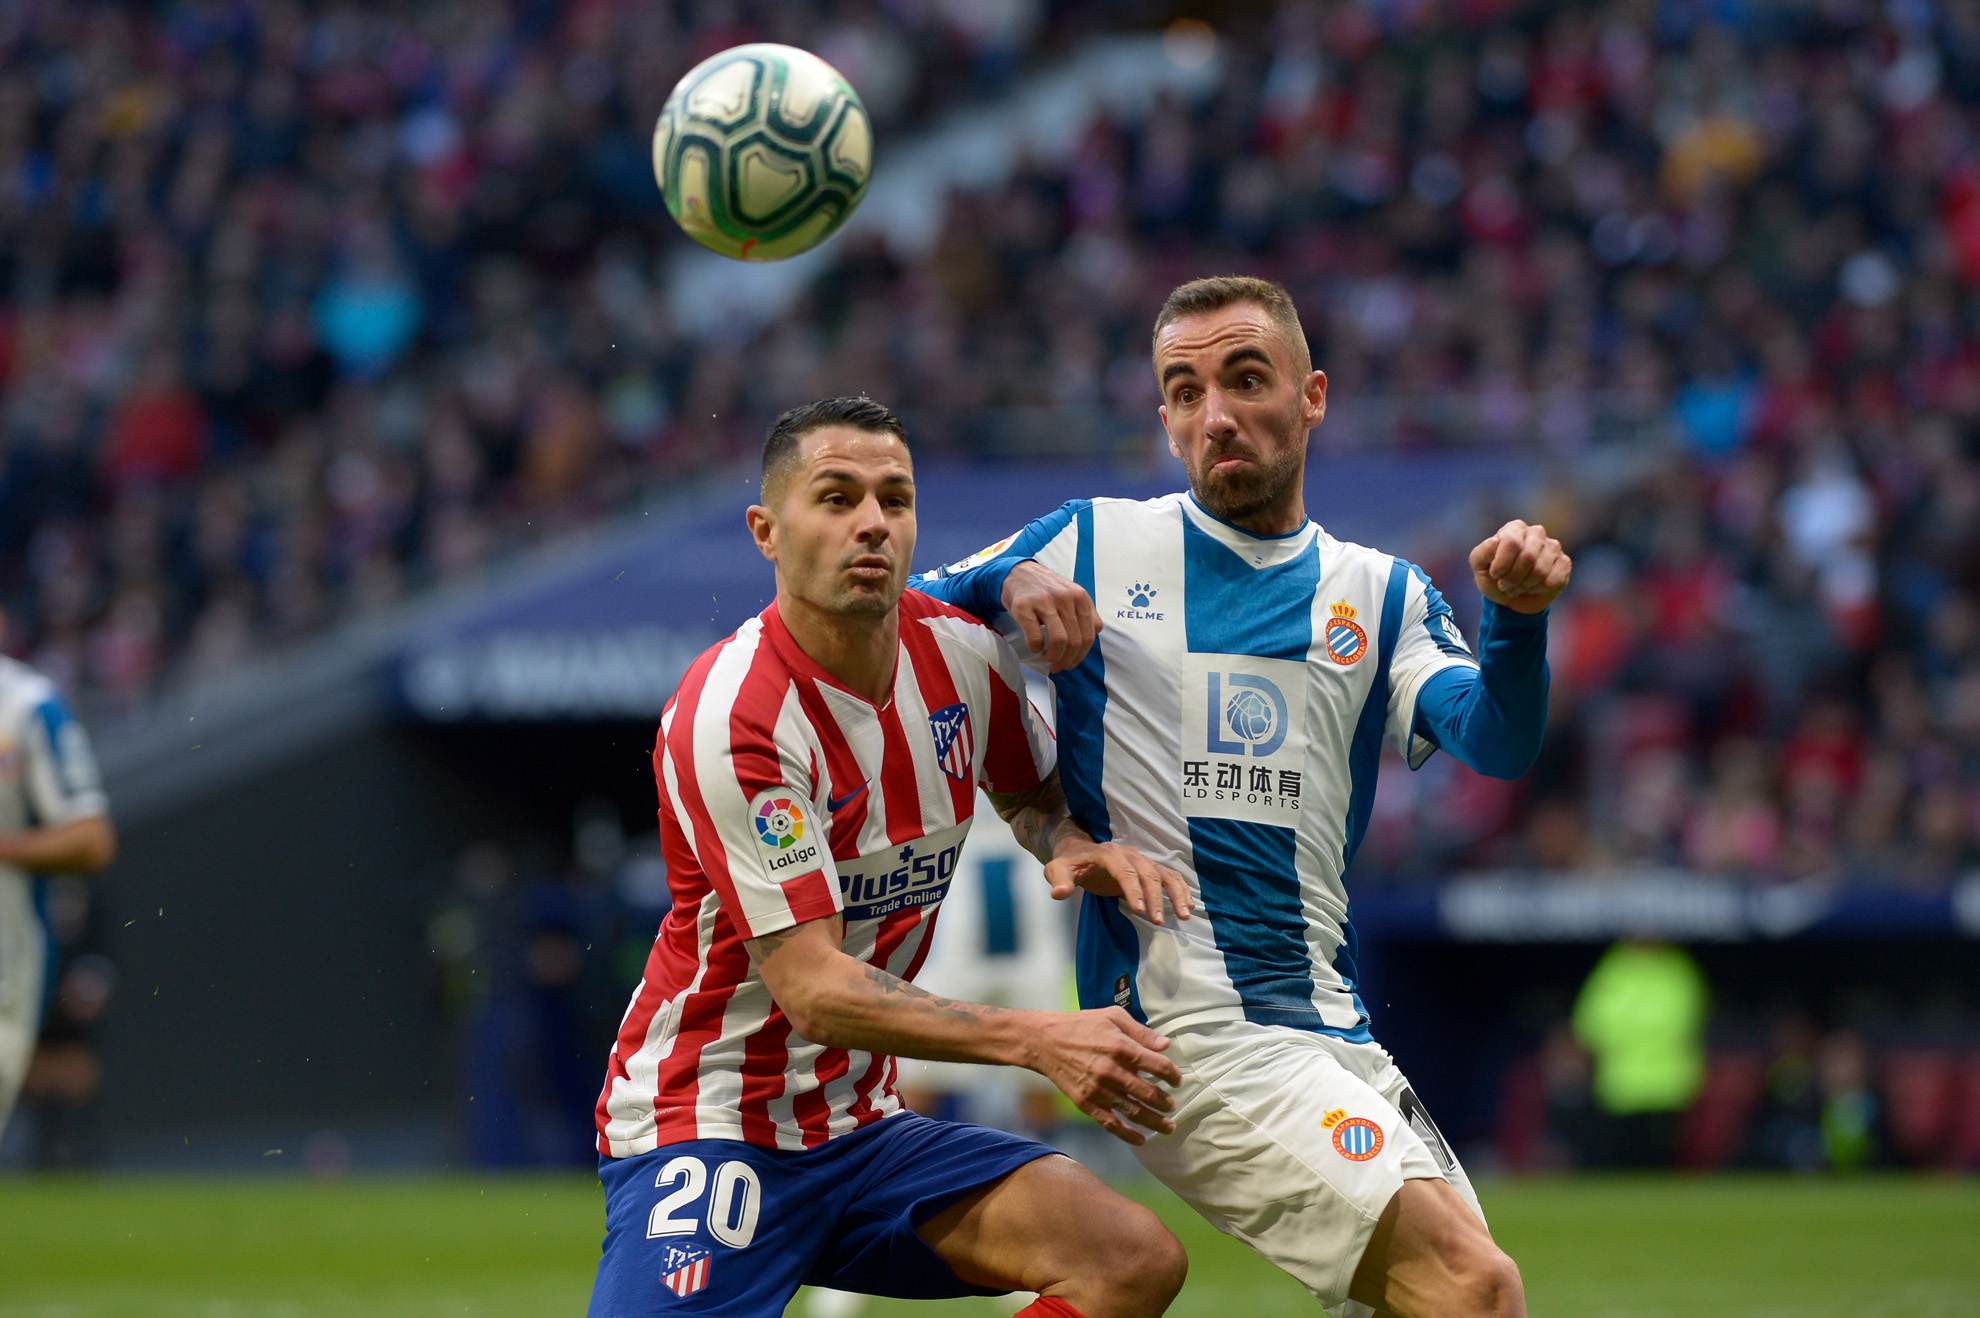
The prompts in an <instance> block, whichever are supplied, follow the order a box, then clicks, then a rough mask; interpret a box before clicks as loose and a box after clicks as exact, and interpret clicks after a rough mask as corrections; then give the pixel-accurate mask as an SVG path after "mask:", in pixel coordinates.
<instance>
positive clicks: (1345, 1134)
mask: <svg viewBox="0 0 1980 1318" xmlns="http://www.w3.org/2000/svg"><path fill="white" fill-rule="evenodd" d="M1320 1128H1321V1129H1322V1130H1331V1131H1333V1132H1334V1152H1335V1153H1338V1154H1340V1155H1341V1156H1342V1157H1343V1158H1346V1159H1347V1160H1348V1161H1349V1162H1367V1161H1368V1160H1369V1159H1370V1158H1372V1157H1374V1156H1375V1155H1376V1154H1378V1153H1380V1152H1381V1151H1382V1128H1381V1127H1380V1126H1378V1125H1376V1124H1375V1123H1374V1122H1372V1121H1370V1120H1369V1119H1368V1118H1367V1117H1351V1116H1349V1115H1348V1114H1347V1112H1346V1110H1345V1109H1342V1108H1335V1109H1334V1110H1333V1111H1332V1112H1329V1113H1328V1114H1327V1115H1326V1116H1325V1117H1322V1118H1321V1119H1320Z"/></svg>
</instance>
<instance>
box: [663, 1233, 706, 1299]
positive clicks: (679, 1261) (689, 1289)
mask: <svg viewBox="0 0 1980 1318" xmlns="http://www.w3.org/2000/svg"><path fill="white" fill-rule="evenodd" d="M661 1266H662V1267H664V1268H666V1269H667V1271H666V1272H664V1273H662V1274H661V1275H660V1284H661V1285H662V1286H665V1287H666V1288H667V1289H668V1290H670V1291H672V1292H673V1293H674V1294H676V1295H679V1296H683V1297H685V1296H689V1295H692V1294H694V1293H695V1292H696V1291H698V1290H700V1289H701V1288H702V1287H703V1286H706V1285H707V1284H708V1279H709V1274H710V1272H711V1271H712V1270H713V1269H714V1266H715V1261H714V1260H713V1259H711V1258H709V1257H708V1251H707V1250H705V1249H703V1248H701V1247H700V1246H698V1245H669V1246H667V1259H666V1262H665V1263H663V1264H661Z"/></svg>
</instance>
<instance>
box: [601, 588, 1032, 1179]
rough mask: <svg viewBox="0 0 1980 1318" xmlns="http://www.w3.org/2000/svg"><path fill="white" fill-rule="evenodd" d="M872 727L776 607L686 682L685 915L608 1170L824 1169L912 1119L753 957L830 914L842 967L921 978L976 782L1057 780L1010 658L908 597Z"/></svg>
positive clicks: (640, 1001) (942, 608)
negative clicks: (888, 690) (709, 1149)
mask: <svg viewBox="0 0 1980 1318" xmlns="http://www.w3.org/2000/svg"><path fill="white" fill-rule="evenodd" d="M900 619H901V622H900V658H899V663H898V666H897V668H896V671H895V675H894V692H893V699H892V700H890V701H889V702H888V703H887V704H886V705H884V706H882V707H879V708H875V707H874V706H873V705H871V704H869V703H868V702H867V701H866V700H864V699H862V698H861V697H859V696H856V695H854V694H853V693H852V692H850V691H848V690H846V689H845V688H844V687H842V686H840V685H838V684H837V683H836V682H834V681H833V680H832V678H831V677H830V676H829V675H828V674H827V673H826V672H825V670H824V669H822V668H820V667H819V666H818V665H817V664H816V663H814V662H813V661H812V660H811V658H810V657H809V656H807V655H806V654H805V653H804V652H803V651H802V650H800V649H799V648H798V645H797V642H796V641H794V640H793V639H792V638H791V634H790V632H789V631H788V630H787V629H786V628H785V626H784V623H783V620H782V619H781V618H780V617H779V616H778V613H777V606H776V605H775V604H772V605H771V606H770V607H769V608H767V609H765V610H764V611H763V612H762V613H761V614H759V615H758V616H757V617H755V618H752V619H751V620H750V621H749V622H747V623H745V624H743V626H742V627H740V628H738V629H737V631H736V633H735V634H734V635H733V636H731V637H729V638H728V639H727V640H725V641H723V642H721V643H720V644H718V645H716V646H715V647H714V648H712V649H710V650H709V651H707V652H706V653H705V654H703V655H702V656H701V657H700V658H699V659H697V660H696V661H695V662H694V664H693V665H692V666H691V667H689V669H688V671H687V675H686V676H685V677H684V678H682V679H681V686H680V689H679V691H677V692H676V693H675V695H674V698H673V700H672V701H670V702H669V703H668V705H667V709H666V712H665V714H664V715H663V716H662V718H661V722H660V736H659V741H658V743H657V744H656V745H655V747H654V751H653V767H654V773H655V775H656V777H657V778H658V780H659V788H660V844H661V848H662V851H663V853H664V855H665V857H666V861H667V882H668V885H669V887H670V888H671V889H672V891H673V898H674V906H673V909H672V910H671V911H670V912H669V913H668V915H667V918H666V919H665V920H664V921H662V922H661V925H660V933H659V936H658V937H657V938H656V939H655V940H654V943H653V952H652V954H651V955H650V956H649V957H648V958H647V962H646V974H645V977H644V979H643V980H642V981H641V983H640V986H639V988H638V990H637V991H636V992H635V993H634V994H633V1000H632V1005H631V1006H630V1007H628V1008H627V1010H626V1015H625V1019H624V1020H623V1021H621V1022H620V1025H619V1036H618V1040H617V1042H616V1043H615V1044H614V1045H613V1048H612V1058H611V1065H610V1068H609V1069H608V1071H607V1073H606V1077H605V1089H604V1092H603V1093H602V1094H600V1095H599V1099H598V1150H599V1152H600V1153H602V1154H606V1155H608V1156H611V1157H616V1158H625V1157H631V1156H633V1155H635V1154H640V1153H646V1152H649V1151H651V1150H652V1149H655V1148H658V1147H659V1146H661V1145H663V1144H672V1143H677V1142H679V1141H682V1140H695V1139H734V1140H746V1141H748V1142H749V1143H751V1144H758V1145H762V1146H764V1147H766V1148H777V1149H802V1148H812V1147H814V1146H816V1145H818V1144H821V1143H823V1142H824V1141H825V1140H827V1139H830V1138H831V1137H833V1136H835V1135H843V1134H845V1133H846V1132H848V1131H851V1130H854V1129H857V1128H858V1127H860V1126H864V1125H867V1124H869V1123H871V1122H874V1121H878V1120H879V1119H880V1118H882V1117H885V1116H888V1115H890V1114H891V1113H894V1112H897V1111H899V1110H900V1100H899V1099H898V1098H897V1097H896V1096H895V1094H894V1078H895V1063H894V1059H893V1058H891V1057H885V1056H880V1055H877V1054H872V1053H864V1052H859V1051H856V1050H850V1049H844V1048H825V1047H821V1046H819V1045H817V1044H813V1043H809V1042H807V1041H805V1040H804V1039H803V1038H801V1037H799V1036H798V1035H797V1034H796V1033H795V1032H794V1031H793V1030H792V1029H791V1025H790V1021H789V1020H788V1019H786V1017H785V1016H784V1013H783V1012H782V1011H781V1010H779V1009H778V1007H777V1004H776V1003H775V1002H773V1001H771V998H770V990H769V988H768V987H767V986H766V985H765V984H764V982H763V979H762V977H761V976H760V975H758V974H757V972H756V967H755V965H754V964H753V963H752V962H751V961H750V959H749V953H748V951H747V950H746V949H745V948H744V947H743V940H744V939H748V938H759V937H762V936H764V935H766V934H774V933H777V932H778V931H780V930H783V929H788V928H790V927H792V926H793V925H797V924H802V923H804V922H806V921H809V920H818V919H823V918H824V917H826V916H830V915H843V916H844V918H845V938H844V942H843V944H842V946H843V947H844V949H845V951H846V952H847V953H848V954H849V955H851V956H853V957H856V958H858V959H859V960H861V961H865V962H867V963H869V964H871V965H875V966H880V967H882V968H884V969H886V970H888V971H890V972H891V973H893V974H896V975H899V976H901V977H902V978H903V979H911V978H913V977H914V974H915V972H916V971H918V970H919V969H920V968H921V962H922V958H923V956H924V955H925V952H926V948H927V946H928V934H929V931H930V930H931V929H932V928H933V927H934V923H935V912H936V907H937V905H938V904H939V903H940V902H941V900H942V897H943V895H944V894H945V893H947V892H948V890H949V881H950V879H951V877H952V876H953V875H954V873H955V867H956V859H957V856H958V854H959V853H960V852H961V850H962V842H963V837H964V835H966V834H967V833H968V832H969V821H970V816H971V814H972V812H973V810H974V807H975V801H976V789H977V785H978V784H979V783H980V784H982V785H983V786H984V787H985V788H987V789H988V790H990V791H993V792H999V793H1012V792H1023V791H1028V790H1030V789H1031V788H1032V787H1034V786H1036V785H1037V784H1038V783H1039V782H1040V781H1042V780H1043V779H1044V777H1045V776H1046V775H1047V774H1049V773H1050V772H1051V770H1052V767H1053V758H1054V756H1053V746H1052V741H1051V736H1050V734H1049V733H1048V732H1047V731H1045V730H1044V728H1043V727H1042V726H1041V725H1040V723H1039V721H1038V720H1037V718H1036V717H1035V716H1034V714H1033V712H1032V709H1031V705H1030V703H1029V702H1028V701H1027V700H1026V699H1025V695H1024V677H1023V673H1022V670H1021V669H1020V667H1019V664H1018V658H1017V655H1016V654H1015V653H1014V652H1013V651H1012V650H1011V648H1010V647H1009V645H1007V644H1006V643H1005V642H1004V640H1003V639H1002V638H1001V637H999V636H998V635H997V634H996V633H995V632H994V631H992V630H991V629H989V628H988V627H985V626H984V625H983V624H981V623H979V622H978V621H976V619H974V618H972V617H970V616H969V615H968V614H965V613H963V612H962V611H961V610H959V609H953V608H950V607H949V606H948V605H946V604H942V603H940V602H938V601H936V600H933V599H930V598H929V597H928V596H926V595H923V594H921V593H919V592H917V591H912V590H911V591H908V592H907V593H906V594H904V595H903V596H902V597H901V606H900Z"/></svg>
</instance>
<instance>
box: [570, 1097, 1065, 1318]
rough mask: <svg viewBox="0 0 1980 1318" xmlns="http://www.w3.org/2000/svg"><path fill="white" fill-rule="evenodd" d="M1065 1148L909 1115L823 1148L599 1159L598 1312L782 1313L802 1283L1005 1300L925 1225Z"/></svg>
mask: <svg viewBox="0 0 1980 1318" xmlns="http://www.w3.org/2000/svg"><path fill="white" fill-rule="evenodd" d="M1055 1152H1056V1150H1054V1149H1051V1148H1049V1147H1047V1146H1046V1145H1043V1144H1039V1143H1036V1142H1034V1141H1032V1140H1028V1139H1023V1138H1020V1137H1019V1136H1016V1135H1008V1134H1005V1133H1004V1132H1003V1131H1000V1130H989V1129H986V1128H985V1127H982V1126H971V1125H966V1124H964V1123H962V1122H955V1121H931V1120H930V1119H928V1118H927V1117H920V1116H916V1115H914V1114H913V1113H911V1112H903V1113H900V1114H898V1115H896V1116H891V1117H888V1118H886V1119H885V1120H883V1121H878V1122H875V1123H874V1124H873V1125H871V1126H866V1127H863V1128H861V1129H859V1130H856V1131H853V1132H852V1133H851V1134H848V1135H841V1136H839V1137H838V1138H836V1139H831V1140H827V1141H826V1142H825V1143H824V1144H821V1145H819V1146H818V1147H817V1148H815V1149H806V1150H803V1151H802V1152H784V1151H782V1150H778V1149H763V1148H758V1147H757V1146H756V1145H754V1144H744V1143H742V1142H741V1141H739V1140H691V1141H687V1142H684V1143H680V1144H668V1145H663V1146H662V1147H660V1148H658V1149H655V1150H654V1151H653V1152H652V1153H642V1154H640V1155H639V1156H638V1157H634V1158H600V1159H599V1160H598V1178H599V1179H600V1180H601V1181H603V1182H604V1183H605V1249H604V1255H603V1257H601V1258H600V1259H599V1261H598V1283H597V1285H596V1286H594V1287H593V1288H592V1292H591V1310H590V1318H635V1316H642V1315H647V1314H668V1313H693V1314H697V1315H724V1316H725V1318H776V1316H777V1315H780V1314H782V1313H783V1312H784V1306H785V1305H787V1304H788V1303H790V1299H791V1296H793V1295H794V1294H796V1293H797V1289H798V1287H799V1286H802V1285H812V1286H830V1287H832V1288H833V1289H834V1290H842V1291H859V1292H862V1293H864V1294H867V1295H891V1296H896V1297H898V1298H901V1299H909V1300H943V1299H951V1298H954V1297H956V1296H961V1295H995V1294H998V1293H999V1292H997V1291H986V1290H979V1289H977V1288H976V1287H974V1286H966V1285H964V1284H963V1283H962V1282H961V1281H958V1280H957V1279H956V1274H955V1273H953V1272H951V1271H950V1270H949V1265H948V1264H946V1263H944V1262H943V1261H942V1258H941V1256H940V1255H939V1254H937V1253H936V1252H935V1251H934V1250H932V1249H930V1248H929V1247H928V1246H927V1244H925V1243H924V1242H923V1241H922V1239H921V1237H920V1236H918V1235H916V1234H915V1228H916V1227H917V1226H919V1225H921V1223H923V1222H925V1221H927V1220H928V1219H929V1218H931V1217H933V1216H935V1215H936V1214H937V1213H939V1212H941V1211H942V1210H943V1209H945V1208H947V1207H948V1206H949V1205H950V1204H953V1203H954V1202H955V1201H956V1200H958V1199H960V1198H962V1197H963V1196H965V1195H967V1194H969V1193H970V1192H971V1191H974V1190H978V1189H981V1188H982V1187H984V1186H986V1185H989V1184H990V1183H991V1182H993V1181H997V1180H1001V1179H1002V1178H1003V1177H1005V1176H1008V1175H1009V1174H1010V1173H1012V1172H1014V1171H1016V1170H1017V1169H1018V1168H1019V1167H1022V1166H1024V1165H1025V1164H1026V1163H1029V1162H1033V1161H1035V1160H1037V1159H1039V1158H1045V1157H1050V1156H1051V1155H1052V1154H1053V1153H1055Z"/></svg>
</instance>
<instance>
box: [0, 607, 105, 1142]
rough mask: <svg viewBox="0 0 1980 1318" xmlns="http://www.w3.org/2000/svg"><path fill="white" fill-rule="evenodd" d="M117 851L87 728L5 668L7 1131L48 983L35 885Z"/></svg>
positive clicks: (1, 1053) (5, 663)
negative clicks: (42, 877) (47, 875)
mask: <svg viewBox="0 0 1980 1318" xmlns="http://www.w3.org/2000/svg"><path fill="white" fill-rule="evenodd" d="M4 625H5V624H4V619H0V629H4ZM116 846H117V842H116V835H115V834H114V833H113V832H112V831H111V828H110V818H109V803H108V802H106V801H105V800H104V797H103V787H102V784H101V783H100V782H99V780H98V777H97V772H96V759H95V757H94V756H93V755H92V754H91V753H90V748H89V738H88V736H87V735H85V734H84V732H83V729H82V724H80V723H78V722H76V719H75V716H74V715H73V714H71V713H70V712H69V707H68V704H67V702H66V701H64V700H63V699H62V696H61V693H60V692H58V691H57V690H56V689H55V684H54V683H53V682H50V681H49V680H48V679H47V678H45V677H43V676H42V675H41V674H40V673H37V672H35V671H34V670H33V669H32V668H29V667H28V666H27V665H25V664H21V663H16V662H15V661H14V660H12V659H7V658H0V1131H4V1130H5V1129H6V1125H7V1118H8V1116H9V1115H10V1114H11V1113H12V1112H13V1109H14V1100H15V1098H16V1097H18V1096H19V1094H20V1089H21V1081H22V1079H23V1078H24V1077H25V1076H26V1075H27V1067H28V1062H29V1061H30V1060H31V1059H32V1058H33V1057H34V1043H35V1036H36V1034H37V1033H38V1032H39V1028H40V1023H41V999H42V994H43V989H44V987H45V985H46V982H47V978H48V935H47V933H46V931H45V930H44V929H43V928H42V923H41V917H40V915H39V914H38V913H37V911H36V909H35V892H34V876H35V875H36V874H44V873H51V872H57V871H71V872H88V871H93V870H99V869H102V868H103V867H104V866H105V865H108V864H109V863H110V859H111V857H112V856H113V855H114V854H115V852H116Z"/></svg>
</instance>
